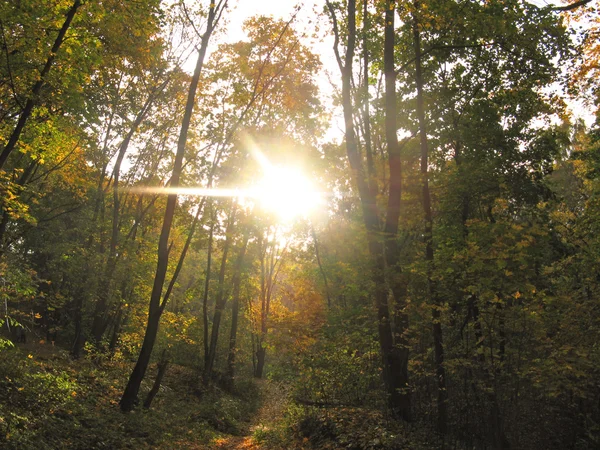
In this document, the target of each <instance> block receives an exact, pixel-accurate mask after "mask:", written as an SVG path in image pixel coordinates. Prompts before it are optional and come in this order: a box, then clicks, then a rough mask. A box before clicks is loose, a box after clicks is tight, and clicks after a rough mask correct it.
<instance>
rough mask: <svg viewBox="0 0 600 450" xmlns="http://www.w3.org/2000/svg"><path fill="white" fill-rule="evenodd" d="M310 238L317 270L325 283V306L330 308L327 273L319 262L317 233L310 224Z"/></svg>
mask: <svg viewBox="0 0 600 450" xmlns="http://www.w3.org/2000/svg"><path fill="white" fill-rule="evenodd" d="M311 231H312V238H313V242H314V243H315V255H316V257H317V264H318V265H319V271H320V272H321V276H322V277H323V283H325V295H326V296H327V307H328V308H329V309H331V295H330V294H329V283H328V282H327V274H326V273H325V269H323V264H322V263H321V255H320V253H319V241H318V240H317V233H316V232H315V227H313V226H312V225H311Z"/></svg>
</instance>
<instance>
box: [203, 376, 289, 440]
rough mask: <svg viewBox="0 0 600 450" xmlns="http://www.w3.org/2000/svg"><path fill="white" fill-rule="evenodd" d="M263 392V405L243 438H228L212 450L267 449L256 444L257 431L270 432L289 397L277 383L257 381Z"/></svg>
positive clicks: (280, 415) (279, 417)
mask: <svg viewBox="0 0 600 450" xmlns="http://www.w3.org/2000/svg"><path fill="white" fill-rule="evenodd" d="M257 383H258V386H259V389H260V392H261V405H260V407H259V408H258V410H257V411H256V412H255V414H254V417H253V418H252V421H251V422H250V425H249V426H248V428H247V429H246V430H244V431H245V432H244V434H243V435H242V436H228V437H225V438H221V439H219V440H217V441H216V442H215V443H214V446H213V447H211V448H212V449H215V450H216V449H223V450H225V449H226V450H261V449H266V448H267V447H265V446H263V445H261V444H259V443H256V442H255V441H254V439H253V436H254V434H255V432H256V431H257V430H260V429H262V430H265V431H267V430H269V429H270V428H271V427H272V426H273V425H274V424H275V423H276V422H277V421H278V420H279V419H281V417H282V416H283V412H284V409H285V406H286V399H287V395H286V393H285V392H284V389H282V387H281V386H279V385H278V384H276V383H273V382H270V381H268V380H257Z"/></svg>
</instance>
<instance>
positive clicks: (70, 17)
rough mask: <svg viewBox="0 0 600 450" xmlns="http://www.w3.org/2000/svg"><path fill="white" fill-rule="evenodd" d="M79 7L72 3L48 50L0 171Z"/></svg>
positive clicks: (0, 162) (1, 157)
mask: <svg viewBox="0 0 600 450" xmlns="http://www.w3.org/2000/svg"><path fill="white" fill-rule="evenodd" d="M80 6H81V0H75V1H74V2H73V5H72V6H71V8H70V9H69V11H68V12H67V17H66V18H65V21H64V22H63V25H62V27H61V29H60V31H59V32H58V36H57V37H56V40H55V41H54V45H53V46H52V49H51V50H50V55H48V59H47V60H46V64H45V65H44V67H43V68H42V71H41V72H40V75H39V77H38V80H37V81H36V82H35V84H34V85H33V88H32V89H31V94H30V96H29V99H28V100H27V102H26V103H25V107H24V108H23V111H22V112H21V115H20V116H19V121H18V122H17V126H16V127H15V129H14V130H13V132H12V134H11V135H10V137H9V138H8V142H7V143H6V146H5V147H4V149H3V150H2V153H0V169H2V168H3V167H4V164H6V160H7V159H8V157H9V155H10V154H11V153H12V151H13V150H14V149H15V147H16V145H17V143H18V142H19V139H20V137H21V133H22V132H23V129H24V128H25V124H26V123H27V120H28V119H29V117H30V116H31V113H32V112H33V108H34V107H35V106H36V105H37V103H38V101H39V98H38V97H39V95H40V92H41V90H42V87H43V86H44V84H45V82H46V76H47V75H48V72H50V69H51V68H52V64H53V63H54V59H55V58H56V54H57V53H58V50H59V49H60V46H61V45H62V43H63V42H64V40H65V35H66V34H67V30H68V29H69V27H70V26H71V22H72V21H73V17H75V13H76V12H77V10H78V9H79V7H80Z"/></svg>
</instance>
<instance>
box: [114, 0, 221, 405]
mask: <svg viewBox="0 0 600 450" xmlns="http://www.w3.org/2000/svg"><path fill="white" fill-rule="evenodd" d="M226 6H227V0H221V1H220V2H219V3H218V4H217V5H215V3H212V2H211V4H210V8H209V13H208V19H207V25H206V31H205V33H204V35H203V36H202V43H201V45H200V50H199V52H198V60H197V62H196V68H195V70H194V75H193V77H192V82H191V84H190V89H189V92H188V98H187V103H186V106H185V113H184V116H183V122H182V125H181V132H180V134H179V140H178V142H177V153H176V154H175V164H174V167H173V175H172V176H171V187H174V188H176V187H178V186H179V178H180V175H181V172H182V166H183V157H184V154H185V147H186V143H187V135H188V129H189V127H190V122H191V118H192V112H193V109H194V103H195V99H196V90H197V88H198V81H199V79H200V72H201V71H202V67H203V65H204V57H205V56H206V49H207V47H208V41H209V39H210V36H211V34H212V31H213V30H214V27H215V26H216V24H217V23H218V20H219V18H220V16H221V13H222V11H223V8H225V7H226ZM176 204H177V194H170V195H169V196H168V197H167V207H166V209H165V216H164V220H163V226H162V230H161V233H160V238H159V243H158V262H157V266H156V275H155V277H154V285H153V287H152V294H151V296H150V306H149V314H148V324H147V326H146V334H145V336H144V342H143V344H142V348H141V350H140V355H139V357H138V361H137V363H136V365H135V367H134V369H133V371H132V373H131V376H130V377H129V381H128V383H127V386H126V387H125V391H124V392H123V396H122V397H121V401H120V406H121V410H122V411H124V412H127V411H131V410H132V409H133V407H134V405H135V403H136V402H137V398H138V392H139V389H140V385H141V383H142V380H143V379H144V375H145V374H146V369H147V368H148V363H149V362H150V357H151V355H152V349H153V348H154V343H155V341H156V336H157V334H158V326H159V323H160V317H161V314H162V311H163V307H164V305H161V297H162V290H163V286H164V282H165V278H166V274H167V266H168V263H169V236H170V233H171V225H172V223H173V217H174V215H175V206H176Z"/></svg>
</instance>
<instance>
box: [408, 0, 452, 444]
mask: <svg viewBox="0 0 600 450" xmlns="http://www.w3.org/2000/svg"><path fill="white" fill-rule="evenodd" d="M419 6H420V5H419V2H418V1H415V11H414V12H413V24H412V28H413V45H414V51H415V83H416V85H417V118H418V120H419V137H420V145H421V177H422V180H421V182H422V184H423V193H422V203H423V212H424V216H425V233H424V234H425V261H426V264H427V288H428V295H429V297H430V299H431V302H432V306H433V309H432V319H433V320H432V322H433V323H432V330H433V347H434V355H435V373H436V381H437V389H438V398H437V407H438V430H439V432H440V433H442V434H445V433H446V432H447V431H448V405H447V404H448V391H447V389H446V369H445V367H444V343H443V339H442V324H441V321H440V320H441V318H440V309H439V308H440V307H441V305H440V304H439V300H438V295H437V289H436V287H435V285H434V282H433V279H432V271H433V265H434V254H433V217H432V213H431V194H430V192H429V171H428V167H429V142H428V139H427V124H426V121H425V105H424V98H423V97H424V95H423V85H424V81H423V68H422V61H421V56H422V52H421V34H420V30H419V21H418V17H417V14H418V13H419Z"/></svg>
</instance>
